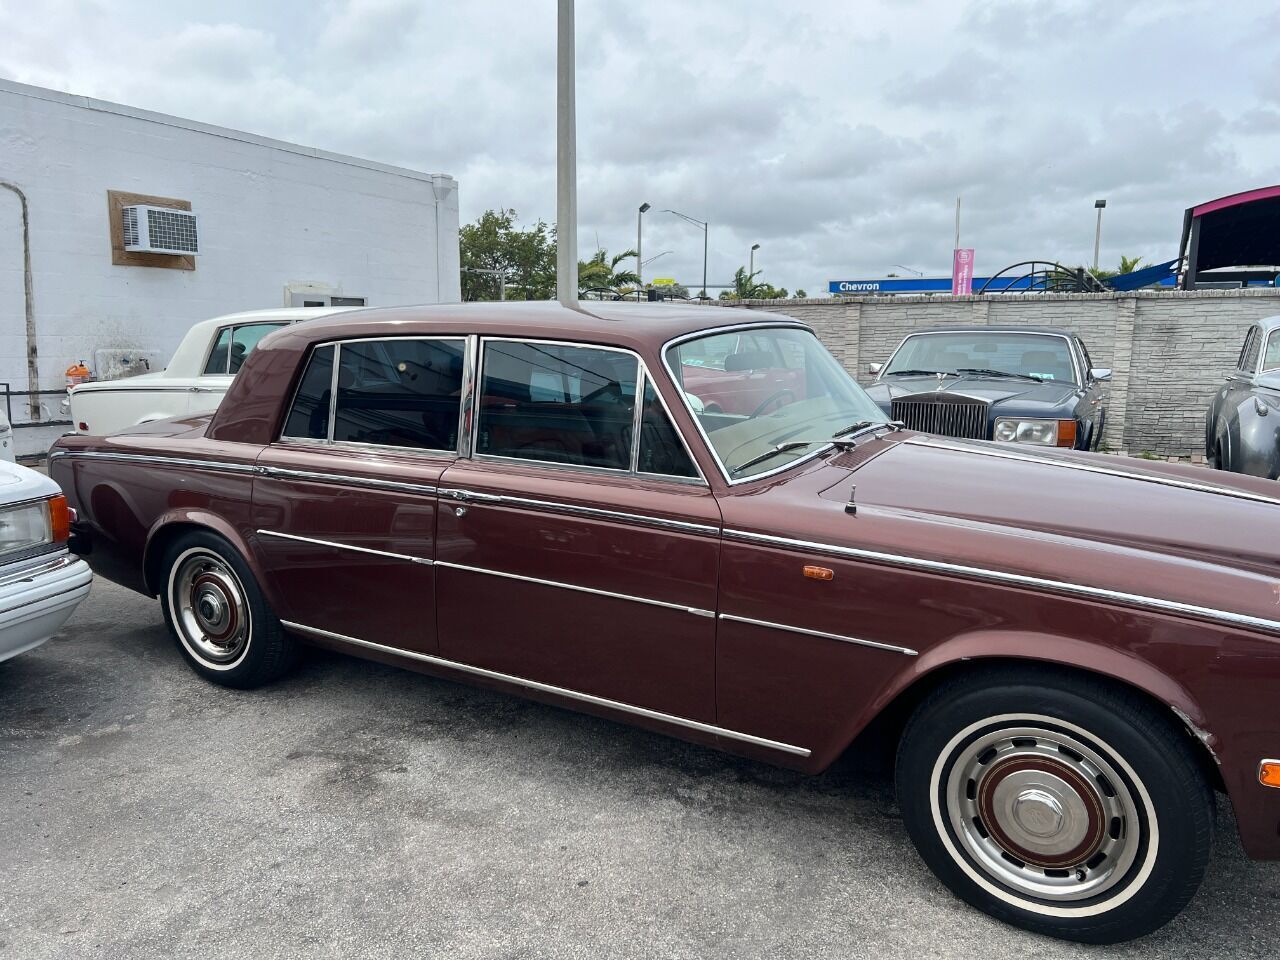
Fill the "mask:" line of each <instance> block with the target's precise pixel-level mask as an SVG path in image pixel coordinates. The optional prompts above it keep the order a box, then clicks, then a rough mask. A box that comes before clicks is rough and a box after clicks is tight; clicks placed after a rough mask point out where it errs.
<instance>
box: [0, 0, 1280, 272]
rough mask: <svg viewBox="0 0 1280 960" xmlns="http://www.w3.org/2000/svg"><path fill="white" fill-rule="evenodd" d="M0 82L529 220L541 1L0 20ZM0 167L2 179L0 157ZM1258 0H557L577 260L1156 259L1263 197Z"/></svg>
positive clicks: (790, 268)
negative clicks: (444, 188) (1197, 218)
mask: <svg viewBox="0 0 1280 960" xmlns="http://www.w3.org/2000/svg"><path fill="white" fill-rule="evenodd" d="M0 23H3V24H4V31H3V37H2V39H0V76H3V77H7V78H9V79H13V80H19V81H22V82H25V83H33V84H38V85H41V86H47V87H53V88H57V89H61V90H68V91H71V92H73V93H80V94H86V95H89V96H93V97H99V98H102V99H107V100H114V101H119V102H123V103H127V104H131V105H134V106H138V107H144V108H147V109H151V110H159V111H163V112H166V113H172V114H177V115H180V116H183V117H189V118H194V119H197V120H203V121H207V122H211V123H218V124H223V125H226V126H230V127H236V128H239V129H243V130H248V131H252V132H254V133H259V134H263V135H267V136H272V137H278V138H281V139H285V140H292V141H297V142H300V143H304V144H307V145H311V146H317V147H322V148H325V149H329V150H336V151H340V152H343V153H351V154H356V155H359V156H364V157H369V158H372V159H376V160H381V161H384V162H387V163H394V164H400V165H404V166H408V167H413V168H416V169H420V170H427V171H431V172H443V173H449V174H452V175H453V176H455V177H457V178H458V179H459V181H460V184H461V202H462V216H463V219H464V220H469V219H474V218H475V217H476V216H477V215H478V214H480V213H481V212H482V211H483V210H485V209H486V208H490V207H513V208H515V210H516V211H517V212H518V214H519V216H520V218H521V220H522V221H524V222H532V221H534V220H537V219H545V220H547V221H552V220H554V218H555V3H554V0H465V2H464V0H452V2H438V0H318V2H286V0H269V2H264V0H252V2H245V0H223V2H218V3H208V2H206V0H201V2H194V0H166V2H164V3H152V2H140V0H111V2H105V0H104V2H96V0H40V2H38V3H32V2H31V0H0ZM2 159H3V158H2V157H0V162H2ZM1278 168H1280V2H1277V0H1215V2H1205V0H1162V2H1160V3H1155V4H1144V3H1120V2H1117V0H1032V2H1022V0H891V2H871V0H857V2H854V0H800V2H796V0H788V2H782V0H773V2H769V0H699V2H696V3H693V2H690V0H647V2H645V3H628V2H621V0H608V2H607V0H579V2H578V175H579V206H580V210H579V240H580V243H581V247H582V253H583V255H584V256H585V255H588V254H589V253H590V252H591V250H593V249H594V248H595V246H596V243H597V238H598V242H599V244H600V245H602V246H604V247H606V248H607V249H609V250H612V251H618V250H621V249H624V248H626V247H629V246H633V245H634V242H635V214H636V207H637V206H638V205H639V204H640V203H641V202H642V201H648V202H649V203H651V204H652V205H653V208H654V209H653V211H652V212H651V213H649V214H647V215H646V217H645V253H646V257H647V256H649V255H653V254H657V253H660V252H662V251H667V250H669V251H671V252H670V253H668V254H666V255H665V256H663V257H662V258H661V259H659V260H658V261H656V262H655V263H654V264H653V265H651V266H650V267H649V268H648V270H647V271H646V272H647V275H649V276H670V277H676V278H679V279H680V280H681V281H682V282H685V283H687V284H688V285H689V286H691V287H692V286H696V284H697V283H698V281H699V279H700V277H701V271H702V243H701V241H702V236H701V231H700V230H698V229H697V228H695V227H692V226H690V225H688V224H685V223H683V222H681V221H680V220H678V219H676V218H675V217H672V216H670V215H669V214H663V213H659V212H658V211H660V210H662V209H663V208H668V207H670V208H674V209H676V210H680V211H683V212H685V213H688V214H690V215H692V216H695V217H698V218H700V219H705V220H709V221H710V222H711V232H710V271H709V272H710V276H709V278H708V279H709V282H710V283H717V282H719V283H723V282H726V281H727V280H728V279H729V278H730V277H731V275H732V272H733V270H734V268H735V267H737V266H738V265H740V264H744V263H745V262H746V260H747V251H748V248H749V247H750V245H751V244H752V243H759V244H761V249H760V251H758V253H757V255H756V264H757V266H758V267H763V268H764V271H765V278H766V279H768V280H769V281H771V282H772V283H774V284H775V285H783V286H787V287H789V288H791V289H793V290H794V289H795V288H796V287H803V288H805V289H806V290H808V291H809V292H810V293H811V294H817V293H825V289H826V282H827V281H828V280H830V279H857V278H862V277H874V276H882V275H883V274H885V273H886V272H890V271H894V272H899V273H901V272H903V271H902V270H900V269H899V268H898V267H895V265H903V266H905V267H908V268H911V269H914V270H921V271H925V272H927V273H931V274H942V273H949V271H950V249H951V245H952V231H953V217H954V207H955V199H956V197H957V196H962V197H963V213H962V234H961V242H962V246H972V247H975V248H976V249H977V267H978V273H979V274H982V273H987V272H990V271H992V270H994V269H998V268H999V267H1002V266H1005V265H1006V264H1008V263H1011V262H1013V261H1015V260H1023V259H1028V258H1031V257H1041V258H1054V259H1061V260H1063V261H1064V262H1082V261H1087V260H1088V259H1089V258H1090V257H1091V251H1092V246H1093V228H1094V210H1093V201H1094V199H1095V198H1097V197H1106V198H1107V199H1108V201H1109V205H1108V208H1107V211H1106V215H1105V217H1106V219H1105V220H1104V225H1103V262H1104V265H1105V264H1108V263H1114V262H1115V261H1116V260H1117V259H1118V258H1119V256H1120V254H1122V253H1124V254H1129V255H1141V256H1144V257H1146V258H1147V259H1148V260H1157V259H1168V258H1172V257H1173V256H1175V255H1176V253H1177V241H1178V236H1179V231H1180V229H1181V217H1182V211H1183V209H1184V208H1185V207H1186V206H1188V205H1190V204H1192V203H1196V202H1199V201H1202V200H1206V199H1210V198H1212V197H1216V196H1219V195H1222V194H1225V193H1231V192H1235V191H1237V190H1242V189H1247V188H1249V187H1253V186H1259V185H1262V184H1269V183H1275V182H1278V181H1280V169H1278Z"/></svg>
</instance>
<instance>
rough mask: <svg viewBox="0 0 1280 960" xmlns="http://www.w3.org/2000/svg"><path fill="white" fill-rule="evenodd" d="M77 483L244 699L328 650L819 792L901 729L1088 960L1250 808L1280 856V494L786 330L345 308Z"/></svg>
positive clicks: (194, 642)
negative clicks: (874, 392) (1041, 421)
mask: <svg viewBox="0 0 1280 960" xmlns="http://www.w3.org/2000/svg"><path fill="white" fill-rule="evenodd" d="M744 334H749V336H744ZM739 348H745V349H749V350H750V352H751V354H752V355H751V357H749V358H745V359H742V360H741V362H739V360H737V359H735V357H734V354H735V353H737V352H741V351H740V349H739ZM708 357H714V358H718V360H717V363H719V364H722V365H723V367H724V369H726V370H737V369H739V368H742V369H748V368H749V369H750V370H751V371H761V370H767V369H768V366H769V365H776V366H777V367H778V369H779V371H781V373H782V376H780V377H778V376H775V377H773V379H775V380H777V379H781V380H785V381H786V388H785V391H784V390H783V388H781V387H779V388H777V389H776V390H772V391H771V393H770V395H769V402H767V403H766V402H762V401H761V400H760V399H759V398H758V397H757V396H756V395H755V393H753V394H752V395H751V396H750V398H749V401H747V400H745V399H744V401H743V402H737V401H735V400H733V399H732V398H728V397H726V396H724V395H723V394H724V391H725V390H726V389H728V384H729V383H730V381H731V379H732V378H727V377H722V378H710V377H708V376H706V375H705V368H706V364H707V358H708ZM763 376H765V377H768V376H770V375H769V374H768V373H764V374H763ZM737 380H738V382H740V383H741V384H742V385H743V386H742V389H743V390H753V391H756V393H758V392H759V391H758V389H757V386H756V385H755V384H753V383H752V382H751V381H750V378H747V377H739V378H737ZM708 385H712V386H713V387H714V389H715V390H716V391H717V392H718V398H717V399H716V400H715V402H714V403H712V402H707V398H702V397H699V396H698V395H697V390H698V389H707V388H708ZM50 469H51V472H52V475H53V477H54V478H55V479H56V480H57V481H58V482H59V483H60V484H61V485H62V488H63V489H64V490H65V491H66V493H67V496H68V497H69V498H70V500H71V502H72V504H73V505H74V506H75V508H76V510H77V511H79V517H80V519H79V521H78V525H77V528H76V544H77V549H79V550H80V551H82V552H84V553H86V554H87V556H88V558H89V559H90V561H91V563H92V565H93V566H94V567H95V568H96V569H97V571H98V572H99V573H100V574H102V575H103V576H106V577H109V578H111V579H114V580H117V581H119V582H120V583H123V584H126V585H128V586H130V587H132V588H134V589H136V590H139V591H141V592H142V593H144V594H147V595H149V596H158V597H159V598H160V602H161V606H162V609H163V611H164V616H165V617H166V619H167V621H168V623H169V626H170V627H171V629H172V631H173V634H174V636H175V638H176V640H177V645H178V649H179V650H180V651H181V653H182V655H183V656H184V657H185V658H186V659H187V661H188V662H189V663H190V665H191V667H192V668H193V669H194V670H195V671H196V672H197V673H199V674H200V675H202V676H203V677H205V678H207V679H209V680H212V681H214V682H216V683H221V684H226V685H229V686H238V687H247V686H254V685H257V684H262V683H264V682H267V681H269V680H271V679H273V678H275V677H278V676H280V675H281V674H282V673H283V672H284V671H285V670H287V669H288V667H289V665H290V664H291V663H292V662H293V660H294V658H295V657H296V656H297V653H298V648H299V645H300V644H302V643H313V644H317V645H320V646H326V647H331V648H334V649H337V650H341V651H345V652H348V653H353V654H357V655H360V656H366V657H371V658H374V659H378V660H383V661H387V662H390V663H395V664H400V665H403V666H406V667H410V668H413V669H418V670H422V671H425V672H428V673H432V674H437V675H440V676H443V677H450V678H456V679H460V680H468V681H471V682H476V683H480V684H485V685H489V686H494V687H498V688H500V689H503V690H508V691H512V692H518V693H522V694H524V695H527V696H530V697H534V698H537V699H540V700H545V701H548V702H551V703H555V704H560V705H564V706H569V707H574V708H576V709H580V710H583V711H587V712H590V713H594V714H599V715H601V716H605V717H611V718H615V719H619V720H624V721H628V722H631V723H635V724H638V725H640V726H643V727H646V728H648V729H651V730H656V731H661V732H664V733H668V734H671V735H673V736H677V737H683V738H685V739H688V740H692V741H695V742H698V743H703V744H707V745H710V746H715V747H719V748H722V749H725V750H730V751H734V752H736V753H740V754H743V755H746V756H749V757H754V758H758V759H760V760H765V761H769V762H773V763H777V764H781V765H784V766H790V767H794V768H796V769H799V770H803V771H809V772H818V771H821V770H823V769H824V768H826V767H827V766H828V765H829V764H831V763H832V762H833V761H834V760H835V759H836V758H837V757H838V756H840V754H841V753H842V752H843V751H844V750H845V749H846V748H847V747H848V746H849V745H850V744H851V742H852V741H853V740H854V739H855V738H856V737H858V736H859V735H860V734H863V733H864V732H865V733H866V734H867V735H868V736H874V737H876V738H879V739H880V740H881V741H883V742H890V743H892V745H893V746H894V747H895V749H896V755H897V761H896V777H897V784H898V791H899V798H900V805H901V810H902V815H903V818H904V820H905V822H906V826H907V829H908V831H909V832H910V834H911V837H912V839H913V840H914V842H915V844H916V846H917V847H918V849H919V851H920V853H921V854H922V856H923V857H924V859H925V860H926V861H927V862H928V863H929V865H930V866H931V867H932V868H933V869H934V871H936V873H937V874H938V876H939V877H940V878H941V879H942V880H943V881H944V882H945V883H946V884H947V885H948V886H949V887H950V888H951V889H952V890H953V891H955V892H956V893H957V894H958V895H959V896H960V897H963V898H964V899H965V900H967V901H968V902H969V903H971V904H973V905H975V906H977V907H979V908H981V909H983V910H986V911H988V912H989V913H991V914H993V915H994V916H996V917H999V918H1001V919H1003V920H1006V921H1009V922H1011V923H1014V924H1018V925H1020V926H1023V927H1026V928H1030V929H1033V930H1038V931H1042V932H1046V933H1050V934H1054V935H1057V936H1060V937H1066V938H1072V939H1076V940H1081V941H1093V942H1114V941H1119V940H1123V939H1128V938H1132V937H1135V936H1139V935H1141V934H1144V933H1146V932H1148V931H1150V930H1152V929H1154V928H1156V927H1158V926H1159V925H1161V924H1163V923H1164V922H1165V921H1167V920H1168V919H1169V918H1170V917H1172V916H1173V915H1174V914H1176V913H1177V912H1178V911H1179V910H1180V909H1181V908H1182V907H1183V906H1184V905H1185V904H1186V903H1187V901H1188V900H1189V899H1190V898H1191V896H1192V895H1193V893H1194V892H1195V890H1196V888H1197V886H1198V885H1199V883H1200V881H1201V878H1202V875H1203V873H1204V870H1205V865H1206V861H1207V858H1208V854H1209V846H1210V839H1211V829H1212V826H1213V822H1214V815H1213V806H1214V802H1215V796H1216V794H1218V793H1220V792H1225V793H1226V794H1227V795H1228V796H1229V797H1230V799H1231V802H1232V803H1233V805H1234V808H1235V812H1236V820H1237V822H1238V824H1239V830H1240V833H1241V837H1242V840H1243V843H1244V847H1245V849H1246V851H1247V852H1248V853H1249V854H1250V855H1251V856H1253V857H1256V858H1262V859H1278V858H1280V789H1276V788H1277V787H1280V761H1278V760H1276V759H1275V758H1277V757H1280V711H1278V710H1277V708H1276V707H1277V703H1278V702H1280V701H1278V700H1277V691H1280V545H1278V541H1277V537H1276V531H1277V519H1278V518H1280V487H1277V486H1276V485H1275V484H1274V483H1271V482H1268V481H1264V480H1258V479H1254V478H1250V477H1243V476H1238V477H1237V476H1223V475H1220V474H1215V475H1209V474H1206V473H1204V472H1201V471H1197V470H1194V469H1191V468H1180V467H1176V466H1171V465H1166V464H1160V465H1154V464H1150V463H1146V462H1143V461H1135V460H1128V459H1121V458H1114V457H1102V456H1097V455H1090V454H1083V453H1071V452H1055V451H1050V450H1044V451H1032V450H1030V449H1021V448H1020V449H1017V450H1014V449H1012V448H1008V447H1004V446H997V445H994V444H990V443H984V442H981V441H961V440H950V439H945V438H937V437H930V436H925V435H922V434H916V433H911V432H908V431H906V430H903V429H901V428H900V427H899V425H897V424H894V423H889V422H886V420H885V417H884V415H883V414H882V413H881V411H880V409H879V408H878V407H877V406H876V405H875V404H874V403H873V402H871V400H869V399H868V398H867V396H866V394H864V393H863V392H862V390H860V389H859V388H858V386H857V385H856V384H855V383H854V381H853V380H852V378H851V377H850V376H849V375H848V374H847V373H846V372H845V370H844V369H843V368H842V367H841V366H840V365H839V364H838V363H837V362H836V361H835V360H834V359H833V358H832V356H831V355H830V354H829V353H828V352H827V351H826V350H825V349H824V348H823V347H822V346H821V345H820V343H819V342H818V340H817V339H816V337H815V336H814V335H813V333H812V332H811V331H810V330H809V329H808V328H807V327H805V326H804V325H803V324H800V323H797V322H795V321H793V320H790V319H787V318H786V317H782V316H777V315H767V316H766V315H762V314H742V313H731V312H728V311H725V310H721V309H713V308H707V307H675V308H666V307H653V306H649V305H645V304H634V305H627V304H616V303H608V304H606V303H599V304H590V305H583V308H582V309H581V310H568V309H565V308H562V307H560V306H558V305H555V304H504V305H468V306H441V307H423V308H404V309H389V310H377V311H361V312H358V313H354V314H346V315H343V316H339V317H332V318H321V319H317V320H315V321H311V322H308V323H304V324H298V325H296V326H293V327H290V328H286V329H283V330H281V331H279V332H277V333H274V334H272V335H271V336H269V337H267V338H266V339H264V340H263V341H262V343H261V344H260V345H259V347H258V349H257V350H256V351H255V352H254V353H253V354H252V355H251V356H250V358H249V360H248V361H247V362H246V364H245V366H244V369H243V370H242V371H241V373H240V376H239V377H238V378H237V379H236V381H235V383H234V384H233V385H232V387H231V390H230V392H229V393H228V395H227V397H226V400H225V401H224V402H223V404H222V406H221V407H220V408H219V410H218V411H217V412H216V413H214V414H212V415H208V416H203V417H198V418H189V419H182V420H170V421H163V422H159V423H154V424H150V425H148V426H145V427H140V428H137V429H134V430H131V431H129V432H127V433H121V434H116V435H113V436H108V437H105V438H102V437H87V436H69V437H64V438H63V439H62V440H60V441H59V442H58V444H57V445H56V447H55V449H54V450H53V451H52V453H51V455H50Z"/></svg>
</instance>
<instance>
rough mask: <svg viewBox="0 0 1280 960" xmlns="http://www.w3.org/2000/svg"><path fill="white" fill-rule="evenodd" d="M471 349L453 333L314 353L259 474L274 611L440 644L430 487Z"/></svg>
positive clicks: (410, 642) (447, 452) (453, 424)
mask: <svg viewBox="0 0 1280 960" xmlns="http://www.w3.org/2000/svg"><path fill="white" fill-rule="evenodd" d="M467 350H468V346H467V341H466V340H465V339H464V338H462V337H397V338H384V339H362V340H347V341H343V342H340V343H331V344H323V345H319V346H317V347H316V348H315V349H314V350H313V351H312V354H311V356H310V358H309V360H308V362H307V366H306V368H305V372H304V373H303V375H302V377H301V379H300V381H299V384H298V387H297V388H296V393H295V396H294V399H293V403H292V406H291V408H290V410H289V413H288V415H287V417H286V418H285V421H284V424H283V426H282V427H281V431H280V437H279V439H278V440H277V441H276V442H274V443H272V444H271V445H270V446H268V447H267V448H266V449H265V450H264V451H263V452H262V454H261V456H260V457H259V459H258V468H259V471H258V473H259V476H258V478H257V480H256V482H255V484H254V498H253V500H254V502H253V509H254V526H255V529H256V531H257V540H256V549H257V550H258V551H259V552H260V554H261V556H262V560H263V562H262V569H263V570H265V571H267V577H268V578H269V579H270V581H271V583H270V586H271V590H272V594H273V596H275V597H276V598H277V602H278V604H279V605H280V608H281V609H280V611H279V613H280V617H281V619H282V620H285V621H287V622H291V623H296V624H299V625H301V626H304V627H308V628H311V629H312V630H320V631H325V632H328V633H331V634H336V635H338V636H339V637H344V638H353V639H356V640H360V641H364V642H367V643H375V644H380V645H382V646H389V647H397V648H401V649H407V650H416V651H424V652H434V651H435V650H436V649H437V647H438V644H437V642H436V631H435V576H434V572H433V569H432V561H433V559H434V554H435V528H436V512H437V487H438V483H439V480H440V477H441V475H442V474H443V473H444V471H445V468H446V467H447V466H448V465H449V464H450V463H452V462H453V460H454V458H455V457H456V456H457V450H458V436H459V421H460V410H461V394H462V389H463V372H464V370H465V369H466V358H467Z"/></svg>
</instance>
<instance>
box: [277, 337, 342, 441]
mask: <svg viewBox="0 0 1280 960" xmlns="http://www.w3.org/2000/svg"><path fill="white" fill-rule="evenodd" d="M332 386H333V347H332V346H326V347H317V348H316V349H315V351H314V352H313V353H312V354H311V359H310V361H308V363H307V369H306V372H304V373H303V374H302V380H301V381H299V383H298V392H297V393H295V394H294V395H293V406H292V407H291V408H290V409H289V417H288V419H287V420H286V421H285V424H284V430H283V431H281V433H282V434H283V435H284V436H286V437H293V438H294V439H298V440H324V439H326V438H327V437H328V436H329V397H330V390H331V389H332Z"/></svg>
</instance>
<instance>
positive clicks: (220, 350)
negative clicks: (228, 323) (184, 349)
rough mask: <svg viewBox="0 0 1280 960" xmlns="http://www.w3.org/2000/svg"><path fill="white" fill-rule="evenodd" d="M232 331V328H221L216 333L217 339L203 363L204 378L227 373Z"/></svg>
mask: <svg viewBox="0 0 1280 960" xmlns="http://www.w3.org/2000/svg"><path fill="white" fill-rule="evenodd" d="M234 329H235V328H234V327H223V328H222V329H220V330H219V331H218V338H217V339H216V340H214V342H213V349H212V350H210V351H209V359H208V360H207V361H205V365H204V373H205V375H206V376H207V375H208V374H211V373H226V372H227V355H228V353H229V350H230V346H231V332H232V331H233V330H234ZM187 369H190V367H188V368H187Z"/></svg>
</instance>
